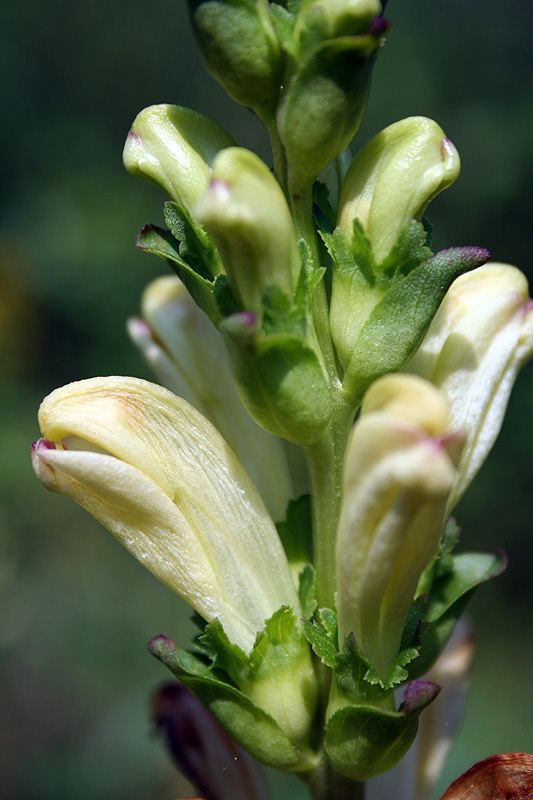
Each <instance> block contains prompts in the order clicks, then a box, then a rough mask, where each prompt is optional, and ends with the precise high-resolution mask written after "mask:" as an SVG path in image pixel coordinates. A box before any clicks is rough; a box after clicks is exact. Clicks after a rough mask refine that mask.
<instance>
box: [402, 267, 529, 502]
mask: <svg viewBox="0 0 533 800" xmlns="http://www.w3.org/2000/svg"><path fill="white" fill-rule="evenodd" d="M532 312H533V305H532V303H531V300H529V295H528V285H527V280H526V278H525V276H524V275H523V274H522V273H521V272H520V270H518V269H516V267H512V266H510V265H508V264H497V263H489V264H486V265H485V266H483V267H479V268H478V269H475V270H473V271H472V272H468V273H467V274H466V275H462V276H461V277H460V278H458V279H457V280H456V281H454V283H453V284H452V286H451V287H450V290H449V291H448V293H447V295H446V297H445V298H444V300H443V302H442V304H441V307H440V308H439V310H438V312H437V314H436V316H435V318H434V320H433V322H432V323H431V327H430V328H429V331H428V333H427V335H426V337H425V339H424V341H423V342H422V345H421V347H420V349H419V350H418V351H417V353H416V354H415V356H414V358H413V359H412V360H411V361H410V362H409V364H408V365H407V366H406V368H405V371H406V372H411V373H416V374H418V375H421V376H422V377H423V378H427V379H428V380H430V381H431V382H432V383H433V384H435V386H437V387H438V388H439V389H440V390H441V392H442V393H443V395H444V397H445V398H446V401H447V402H448V405H449V409H450V425H451V427H452V428H453V429H463V430H465V431H466V432H467V434H468V435H467V439H466V445H465V448H464V451H463V456H462V459H461V462H460V464H459V472H458V477H457V481H456V483H455V486H454V488H453V491H452V493H451V495H450V501H449V505H448V508H449V510H450V509H451V508H453V506H454V505H456V503H457V502H458V501H459V499H460V498H461V497H462V495H463V493H464V491H465V489H466V488H467V486H468V485H469V484H470V482H471V481H472V479H473V477H474V475H475V474H476V473H477V471H478V469H479V468H480V466H481V465H482V463H483V462H484V460H485V458H486V457H487V455H488V453H489V451H490V449H491V447H492V445H493V444H494V441H495V439H496V437H497V435H498V433H499V431H500V428H501V425H502V422H503V417H504V414H505V410H506V408H507V403H508V401H509V395H510V393H511V389H512V387H513V384H514V382H515V379H516V376H517V374H518V371H519V370H520V368H521V367H522V366H523V364H524V363H525V362H526V361H527V360H528V359H529V358H530V357H531V354H532V353H533V313H532Z"/></svg>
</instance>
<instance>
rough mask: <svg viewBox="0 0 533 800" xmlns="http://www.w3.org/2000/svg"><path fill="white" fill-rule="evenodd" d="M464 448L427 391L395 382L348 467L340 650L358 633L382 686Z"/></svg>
mask: <svg viewBox="0 0 533 800" xmlns="http://www.w3.org/2000/svg"><path fill="white" fill-rule="evenodd" d="M461 446H462V437H461V435H460V434H453V433H451V430H450V426H449V422H448V413H447V408H446V403H445V401H444V398H443V397H442V396H441V394H440V392H439V391H438V390H437V389H435V387H433V386H432V385H431V384H430V383H428V382H427V381H424V380H422V379H420V378H417V377H415V376H412V375H387V376H385V377H383V378H381V379H380V380H378V381H376V382H375V383H374V384H373V385H372V387H371V388H370V389H369V391H368V392H367V394H366V396H365V399H364V400H363V405H362V409H361V416H360V418H359V420H358V421H357V422H356V424H355V426H354V429H353V432H352V435H351V439H350V442H349V444H348V449H347V453H346V459H345V470H344V497H343V503H342V509H341V516H340V522H339V533H338V541H337V575H338V595H337V604H338V614H339V637H340V642H341V644H342V643H343V642H344V638H345V636H346V635H347V634H348V633H350V632H353V634H354V636H355V639H356V641H357V643H358V645H359V647H360V648H361V650H362V652H363V653H364V654H365V656H366V657H367V658H368V659H369V661H370V662H371V664H372V665H373V666H374V667H375V669H376V671H377V673H378V675H379V676H380V678H382V679H384V678H385V677H386V675H387V673H388V671H389V670H390V668H391V666H392V664H393V661H394V659H395V657H396V655H397V653H398V650H399V647H400V641H401V636H402V631H403V626H404V622H405V617H406V615H407V611H408V609H409V606H410V604H411V602H412V600H413V598H414V596H415V592H416V587H417V583H418V580H419V578H420V575H421V573H422V571H423V569H424V568H425V567H426V565H427V564H428V562H429V560H430V559H431V557H432V556H433V554H434V553H435V550H436V549H437V546H438V543H439V540H440V537H441V534H442V528H443V522H444V515H445V508H446V503H447V500H448V495H449V492H450V490H451V488H452V486H453V484H454V481H455V477H456V464H457V462H458V459H459V455H460V451H461Z"/></svg>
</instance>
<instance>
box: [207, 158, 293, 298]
mask: <svg viewBox="0 0 533 800" xmlns="http://www.w3.org/2000/svg"><path fill="white" fill-rule="evenodd" d="M195 215H196V217H197V219H198V220H199V221H200V222H201V223H202V224H203V225H205V227H206V228H207V230H208V231H209V233H211V235H212V236H213V239H214V240H215V243H216V245H217V247H218V249H219V252H220V255H221V257H222V261H223V263H224V267H225V269H226V272H227V275H228V277H229V280H230V283H231V285H232V288H233V291H234V292H235V294H236V295H237V297H238V299H239V301H240V303H241V304H242V306H243V308H244V309H246V310H247V311H252V312H255V313H257V312H259V311H260V309H261V300H262V296H263V292H264V291H265V289H266V288H267V287H269V286H272V285H276V286H279V287H280V288H281V289H282V290H283V291H284V292H285V293H286V294H287V295H289V297H291V298H292V297H293V295H294V292H295V290H296V284H297V282H298V277H299V274H300V257H299V253H298V247H297V244H296V237H295V234H294V228H293V224H292V217H291V214H290V211H289V207H288V205H287V201H286V200H285V196H284V194H283V191H282V189H281V187H280V185H279V184H278V182H277V181H276V179H275V178H274V176H273V175H272V173H271V172H270V170H269V169H268V167H267V166H266V164H264V163H263V162H262V161H261V159H260V158H258V156H256V155H255V154H254V153H251V152H250V151H249V150H245V149H244V148H240V147H230V148H228V149H227V150H223V151H222V152H221V153H219V154H218V156H217V157H216V159H215V161H214V164H213V179H212V181H211V184H210V186H209V189H208V190H207V192H206V193H205V195H204V196H203V197H202V199H201V200H200V202H199V204H198V206H197V207H196V212H195Z"/></svg>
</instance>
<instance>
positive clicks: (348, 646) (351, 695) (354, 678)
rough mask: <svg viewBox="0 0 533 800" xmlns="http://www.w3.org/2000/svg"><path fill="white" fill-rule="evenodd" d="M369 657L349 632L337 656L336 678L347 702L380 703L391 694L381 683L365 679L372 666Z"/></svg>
mask: <svg viewBox="0 0 533 800" xmlns="http://www.w3.org/2000/svg"><path fill="white" fill-rule="evenodd" d="M371 666H372V665H371V664H370V662H369V661H368V659H366V658H365V656H364V655H363V654H362V653H361V651H360V650H359V648H358V646H357V644H356V641H355V639H354V636H353V634H348V636H347V637H346V640H345V642H344V648H343V650H342V651H341V652H339V653H337V655H336V657H335V666H334V670H335V680H336V684H337V687H338V690H339V692H340V693H341V694H342V695H343V696H344V697H345V698H346V702H347V703H371V704H374V703H375V704H379V703H381V702H383V701H384V700H385V699H386V698H387V697H389V695H390V694H391V690H390V689H387V690H385V689H384V688H383V687H382V686H380V685H379V684H375V685H372V684H370V683H368V681H366V680H365V675H366V674H367V672H368V670H369V669H370V668H371Z"/></svg>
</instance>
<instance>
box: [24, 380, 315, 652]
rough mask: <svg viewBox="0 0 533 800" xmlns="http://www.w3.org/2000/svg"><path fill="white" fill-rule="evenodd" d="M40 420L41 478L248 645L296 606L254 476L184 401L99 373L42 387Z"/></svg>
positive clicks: (37, 461)
mask: <svg viewBox="0 0 533 800" xmlns="http://www.w3.org/2000/svg"><path fill="white" fill-rule="evenodd" d="M39 424H40V428H41V431H42V433H43V436H44V439H40V440H39V441H38V442H37V443H36V444H35V445H34V446H33V451H32V459H33V467H34V470H35V472H36V474H37V477H38V478H39V479H40V480H41V482H42V483H43V484H44V486H45V487H46V488H48V489H50V490H52V491H57V492H61V493H63V494H66V495H67V496H69V497H71V498H72V499H73V500H75V501H76V502H78V503H79V504H80V505H81V506H83V507H84V508H85V509H87V510H88V511H89V512H90V513H91V514H92V515H93V516H94V517H95V518H96V519H97V520H99V521H100V522H101V523H102V524H103V525H104V526H105V527H106V528H107V529H108V530H109V531H110V532H111V533H112V534H113V535H114V536H116V538H117V539H118V540H119V541H120V542H122V544H124V545H125V547H126V548H127V549H128V550H129V551H130V552H131V553H132V554H133V555H134V556H135V557H136V558H137V559H138V560H139V561H140V562H141V563H142V564H144V566H146V567H147V568H148V569H149V570H150V571H151V572H152V573H153V574H154V575H156V577H157V578H159V579H160V580H161V581H162V582H163V583H165V584H166V585H167V586H169V587H170V588H171V589H173V590H174V591H175V592H177V593H178V594H180V595H181V596H182V597H183V598H184V599H185V600H186V601H187V602H188V603H189V604H190V605H191V606H192V607H193V608H194V609H195V610H196V611H197V612H198V613H199V614H200V615H201V616H202V617H203V618H204V619H206V620H207V621H211V620H213V619H215V618H216V619H218V620H219V621H220V623H221V624H222V625H223V627H224V629H225V631H226V634H227V635H228V637H229V639H230V640H231V641H232V642H233V643H235V644H237V645H239V647H241V648H242V649H243V650H244V651H245V652H247V653H248V652H250V650H251V648H252V646H253V643H254V639H255V636H256V633H257V632H258V631H259V630H261V629H262V628H263V627H264V622H265V619H267V618H268V617H270V616H271V615H272V614H273V613H274V612H275V611H277V610H278V609H279V608H280V607H281V606H283V605H285V606H290V607H292V608H293V609H294V611H295V613H297V614H299V613H301V612H300V607H299V602H298V598H297V594H296V589H295V587H294V584H293V582H292V579H291V576H290V572H289V566H288V563H287V559H286V556H285V553H284V551H283V548H282V545H281V542H280V540H279V537H278V534H277V531H276V529H275V527H274V524H273V522H272V520H271V518H270V517H269V515H268V513H267V511H266V509H265V507H264V505H263V502H262V500H261V498H260V496H259V494H258V492H257V490H256V488H255V486H254V485H253V483H252V481H251V479H250V478H249V476H248V475H247V473H246V472H245V470H244V468H243V467H242V465H241V464H240V462H239V461H238V459H237V458H236V456H235V455H234V453H233V451H232V450H231V449H230V448H229V446H228V445H227V444H226V442H225V441H224V439H223V438H222V437H221V436H220V434H219V433H218V431H217V430H216V429H215V428H214V427H213V426H212V425H211V423H209V422H208V421H207V420H206V419H205V418H204V417H203V416H202V415H201V414H200V413H199V412H198V411H196V410H195V409H194V408H193V407H192V406H191V405H190V404H189V403H187V402H186V401H185V400H182V399H181V398H179V397H176V396H175V395H173V394H172V393H171V392H169V391H168V390H167V389H164V388H162V387H160V386H157V385H155V384H152V383H148V382H147V381H142V380H138V379H135V378H122V377H109V378H93V379H90V380H84V381H79V382H77V383H72V384H69V385H67V386H64V387H62V388H61V389H56V391H54V392H52V394H50V395H49V396H48V397H46V398H45V399H44V401H43V403H42V404H41V407H40V410H39Z"/></svg>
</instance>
